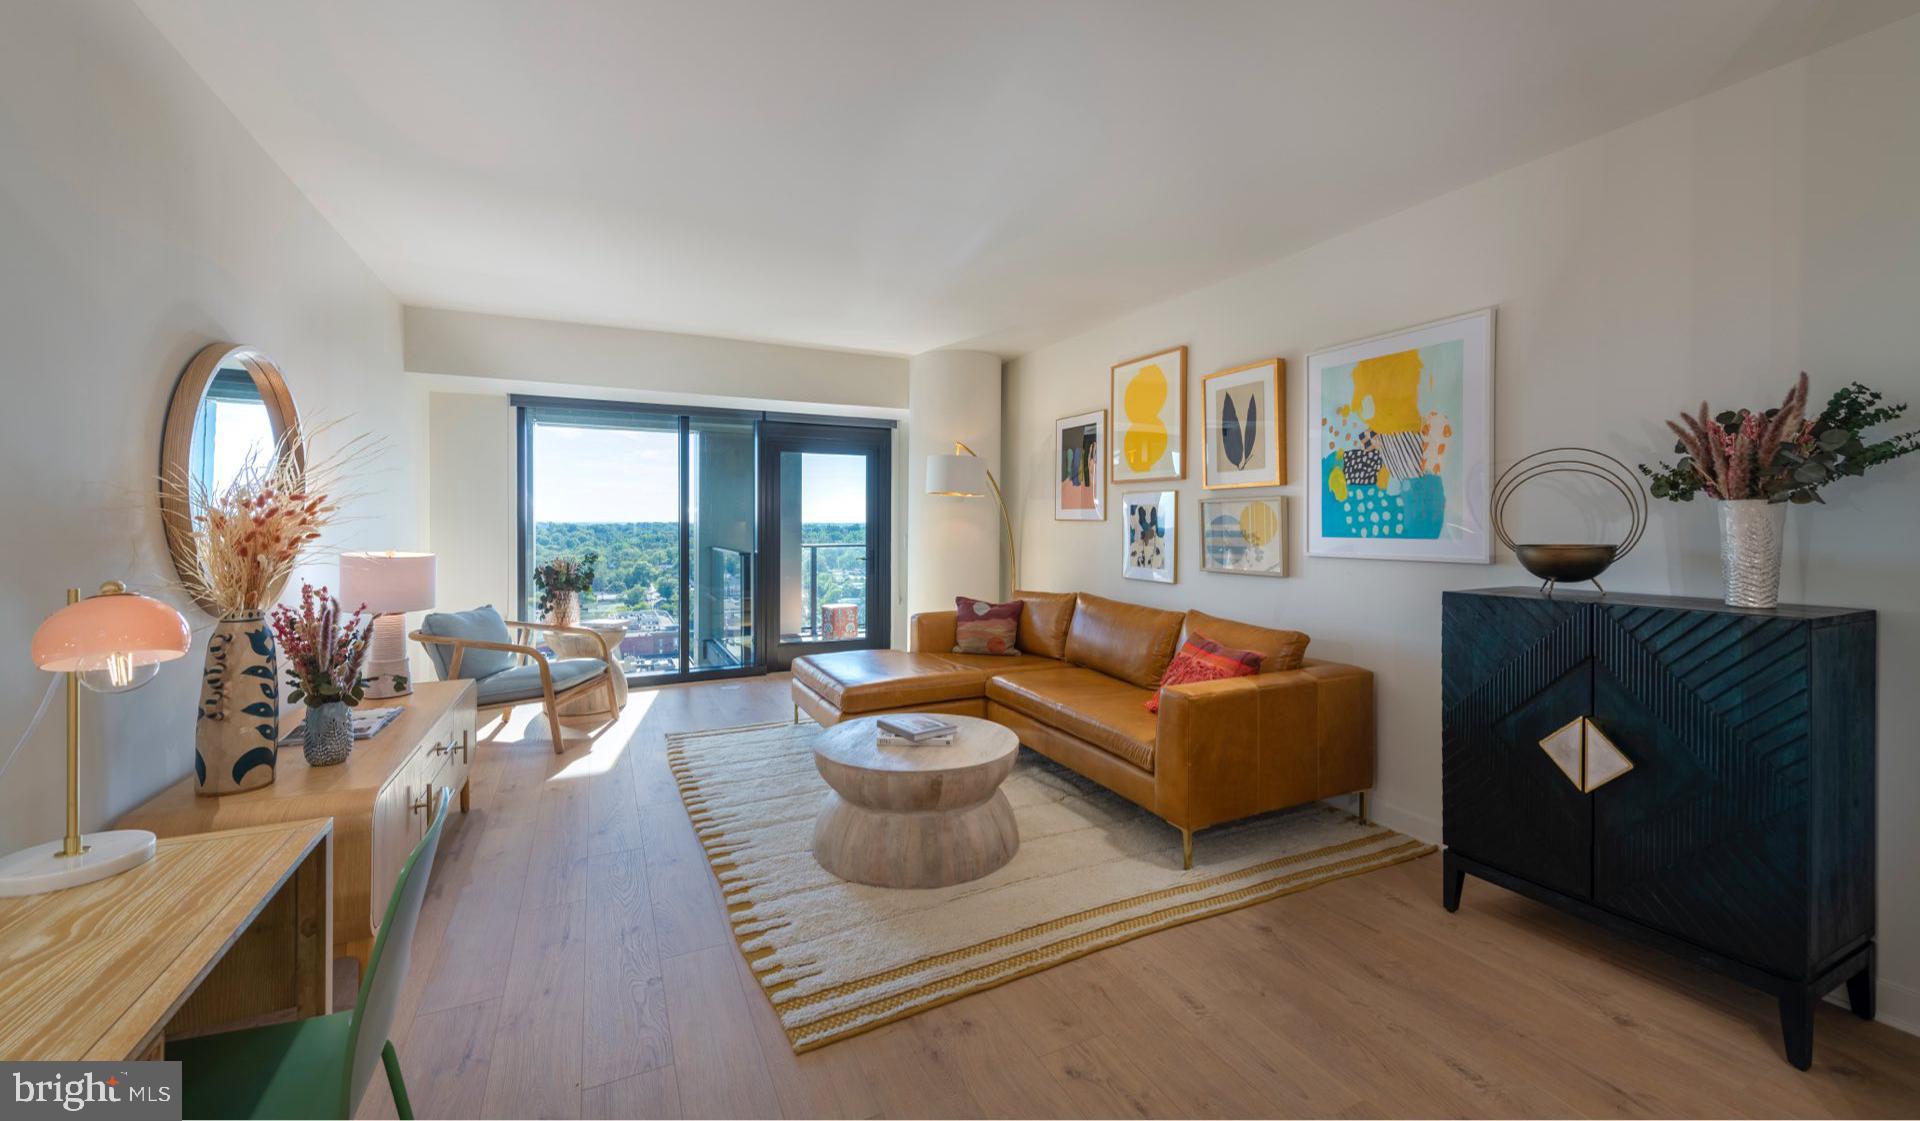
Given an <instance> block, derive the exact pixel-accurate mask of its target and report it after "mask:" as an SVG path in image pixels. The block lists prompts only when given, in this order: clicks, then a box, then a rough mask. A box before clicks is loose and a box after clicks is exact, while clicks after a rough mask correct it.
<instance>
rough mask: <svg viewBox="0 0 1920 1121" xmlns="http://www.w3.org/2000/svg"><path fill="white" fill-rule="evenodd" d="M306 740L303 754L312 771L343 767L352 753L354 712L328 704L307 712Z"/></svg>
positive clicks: (345, 707)
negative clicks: (322, 768) (335, 766)
mask: <svg viewBox="0 0 1920 1121" xmlns="http://www.w3.org/2000/svg"><path fill="white" fill-rule="evenodd" d="M305 737H306V738H305V739H304V740H303V741H302V743H301V746H300V753H301V754H302V755H305V756H306V757H307V764H308V765H309V766H313V767H331V766H333V765H335V764H336V763H344V762H346V761H347V756H348V755H351V754H352V753H353V710H352V709H350V708H348V707H347V706H346V705H345V704H344V703H343V702H340V701H328V702H327V703H325V704H323V705H317V706H315V707H313V708H310V709H308V710H307V722H306V725H305Z"/></svg>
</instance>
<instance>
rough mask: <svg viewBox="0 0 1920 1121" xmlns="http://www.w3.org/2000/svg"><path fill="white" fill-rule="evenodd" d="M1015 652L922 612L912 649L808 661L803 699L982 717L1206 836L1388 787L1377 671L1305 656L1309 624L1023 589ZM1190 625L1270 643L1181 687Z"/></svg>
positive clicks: (828, 719)
mask: <svg viewBox="0 0 1920 1121" xmlns="http://www.w3.org/2000/svg"><path fill="white" fill-rule="evenodd" d="M1014 595H1015V598H1018V599H1021V600H1023V601H1025V604H1026V606H1025V608H1024V609H1023V611H1022V614H1021V617H1020V630H1019V639H1018V643H1017V644H1018V646H1019V649H1020V650H1021V653H1020V654H1018V655H1014V656H1010V657H1009V656H998V655H986V654H956V653H953V652H952V651H953V644H954V613H953V612H951V611H938V612H930V613H927V614H921V615H915V616H914V617H913V622H912V643H911V649H910V650H849V651H841V652H837V653H831V654H817V655H810V656H807V657H802V658H799V659H796V660H795V661H794V663H793V702H794V704H795V706H797V707H798V708H800V709H802V710H804V711H805V712H806V713H808V714H809V715H810V716H812V717H813V718H814V719H815V720H818V721H819V722H820V723H822V724H834V723H837V722H838V721H840V720H843V719H846V718H848V717H853V716H870V715H873V714H875V713H882V712H907V711H911V712H946V713H957V714H960V715H963V716H980V717H985V718H986V719H989V720H992V721H994V722H996V723H998V724H1002V725H1005V726H1006V727H1008V728H1011V729H1012V730H1013V731H1014V732H1015V733H1016V734H1018V735H1019V737H1020V742H1021V743H1022V744H1024V745H1026V746H1027V747H1030V748H1032V749H1033V750H1035V751H1037V752H1039V753H1040V754H1042V755H1045V756H1046V757H1047V758H1049V759H1052V760H1054V761H1055V762H1057V763H1060V764H1061V765H1063V766H1066V767H1069V768H1071V769H1073V770H1075V771H1078V772H1079V773H1080V774H1082V775H1085V776H1086V777H1088V778H1090V779H1092V780H1094V781H1095V782H1098V783H1099V784H1100V785H1102V786H1104V787H1106V788H1107V789H1109V790H1112V791H1113V792H1114V793H1116V794H1119V795H1121V796H1122V797H1124V798H1127V799H1130V800H1131V801H1133V802H1135V803H1137V804H1139V805H1141V806H1143V807H1145V808H1146V809H1148V810H1151V811H1152V812H1154V813H1155V814H1158V815H1159V816H1160V817H1162V818H1164V819H1166V820H1167V821H1168V822H1169V823H1171V824H1172V825H1174V826H1175V827H1176V828H1178V829H1179V830H1180V833H1181V838H1182V841H1183V843H1184V847H1185V851H1186V859H1187V866H1188V867H1192V858H1193V832H1194V830H1196V829H1204V828H1206V827H1207V826H1209V825H1215V824H1218V823H1220V822H1224V821H1233V820H1235V819H1237V818H1242V817H1248V816H1251V815H1253V814H1258V813H1265V812H1267V811H1269V810H1277V809H1283V808H1285V807H1287V806H1294V805H1299V804H1301V803H1304V802H1311V801H1314V800H1316V799H1320V798H1330V797H1333V796H1335V795H1340V794H1352V793H1359V792H1364V791H1366V790H1367V789H1369V788H1370V787H1372V785H1373V742H1374V724H1373V674H1372V672H1371V671H1369V670H1364V669H1361V668H1359V667H1358V666H1348V665H1339V664H1336V663H1332V662H1318V661H1314V660H1311V659H1307V658H1305V657H1304V654H1305V652H1306V647H1307V636H1306V635H1304V634H1301V633H1300V632H1298V631H1284V630H1274V629H1271V628H1268V627H1256V626H1252V625H1249V624H1246V623H1236V622H1234V621H1232V620H1230V619H1221V618H1218V617H1216V616H1212V615H1207V614H1203V613H1202V612H1199V611H1189V612H1185V613H1181V612H1177V611H1160V610H1156V609H1154V608H1151V607H1141V606H1138V605H1136V604H1130V603H1122V602H1120V601H1118V600H1111V599H1105V598H1102V597H1100V596H1095V595H1087V594H1084V593H1073V592H1063V593H1045V592H1016V593H1014ZM1188 631H1196V632H1198V633H1200V634H1203V635H1205V636H1206V637H1208V638H1211V639H1213V640H1214V641H1216V642H1219V643H1223V644H1225V645H1227V646H1232V647H1237V648H1240V649H1244V650H1257V651H1260V652H1261V653H1262V654H1264V655H1265V656H1266V657H1265V660H1264V663H1263V665H1264V667H1265V668H1264V670H1263V672H1261V673H1260V674H1258V675H1255V676H1252V677H1241V678H1232V679H1228V680H1223V681H1204V682H1196V683H1194V684H1190V685H1175V686H1170V687H1169V688H1167V690H1166V691H1165V694H1164V696H1162V698H1161V702H1160V713H1159V715H1158V716H1157V717H1156V716H1155V715H1154V714H1153V713H1150V712H1148V711H1147V710H1146V708H1145V703H1146V701H1147V700H1148V698H1150V697H1152V696H1153V692H1154V689H1155V688H1156V687H1157V686H1158V685H1159V682H1160V678H1161V676H1162V675H1163V674H1164V673H1165V672H1166V668H1167V663H1168V662H1169V661H1171V660H1172V658H1173V655H1174V652H1175V651H1176V650H1178V649H1179V648H1180V644H1181V643H1182V642H1183V641H1184V640H1185V637H1186V634H1187V632H1188Z"/></svg>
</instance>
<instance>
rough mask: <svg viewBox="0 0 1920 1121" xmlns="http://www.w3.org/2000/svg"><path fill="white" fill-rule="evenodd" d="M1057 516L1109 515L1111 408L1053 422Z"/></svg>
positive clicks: (1102, 517) (1071, 518) (1076, 519)
mask: <svg viewBox="0 0 1920 1121" xmlns="http://www.w3.org/2000/svg"><path fill="white" fill-rule="evenodd" d="M1053 463H1054V479H1053V516H1054V519H1055V520H1056V521H1063V522H1098V521H1105V520H1106V517H1107V410H1105V409H1095V410H1094V411H1092V412H1090V413H1081V414H1080V415H1079V416H1069V417H1061V418H1060V419H1059V420H1057V421H1054V422H1053Z"/></svg>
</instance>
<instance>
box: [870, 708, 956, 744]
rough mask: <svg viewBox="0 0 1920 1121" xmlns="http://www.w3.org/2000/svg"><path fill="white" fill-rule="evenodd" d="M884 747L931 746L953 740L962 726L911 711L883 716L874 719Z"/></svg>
mask: <svg viewBox="0 0 1920 1121" xmlns="http://www.w3.org/2000/svg"><path fill="white" fill-rule="evenodd" d="M874 726H875V727H876V728H877V729H878V732H879V738H880V744H881V746H883V747H931V746H933V745H935V744H948V743H952V742H953V736H954V733H956V732H958V731H959V730H960V726H959V725H957V724H955V723H954V722H953V721H951V720H942V719H941V718H940V717H938V716H928V715H926V714H924V713H918V712H909V713H900V714H897V715H894V716H882V717H880V718H878V719H877V720H875V721H874Z"/></svg>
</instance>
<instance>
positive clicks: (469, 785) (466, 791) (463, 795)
mask: <svg viewBox="0 0 1920 1121" xmlns="http://www.w3.org/2000/svg"><path fill="white" fill-rule="evenodd" d="M472 795H473V780H472V779H468V780H467V781H465V782H463V783H461V784H460V812H461V813H466V812H467V806H468V805H469V804H470V800H471V798H472Z"/></svg>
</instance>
